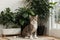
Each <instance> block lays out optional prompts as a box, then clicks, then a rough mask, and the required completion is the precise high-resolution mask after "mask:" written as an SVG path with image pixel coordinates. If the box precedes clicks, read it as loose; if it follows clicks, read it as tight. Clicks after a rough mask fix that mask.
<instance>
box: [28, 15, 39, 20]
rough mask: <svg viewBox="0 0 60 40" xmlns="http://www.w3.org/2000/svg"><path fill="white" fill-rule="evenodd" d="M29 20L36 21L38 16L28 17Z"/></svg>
mask: <svg viewBox="0 0 60 40" xmlns="http://www.w3.org/2000/svg"><path fill="white" fill-rule="evenodd" d="M29 18H30V21H37V19H38V15H36V16H31V15H29Z"/></svg>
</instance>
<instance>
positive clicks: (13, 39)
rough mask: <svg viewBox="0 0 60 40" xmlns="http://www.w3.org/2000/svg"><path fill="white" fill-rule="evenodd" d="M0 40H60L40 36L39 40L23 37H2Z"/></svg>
mask: <svg viewBox="0 0 60 40" xmlns="http://www.w3.org/2000/svg"><path fill="white" fill-rule="evenodd" d="M0 40H60V39H58V38H55V37H47V36H39V37H38V39H26V38H21V37H5V38H3V37H0Z"/></svg>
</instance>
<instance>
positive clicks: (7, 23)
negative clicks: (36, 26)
mask: <svg viewBox="0 0 60 40" xmlns="http://www.w3.org/2000/svg"><path fill="white" fill-rule="evenodd" d="M15 15H16V13H13V12H11V10H10V8H6V10H5V11H2V12H1V14H0V24H2V25H4V27H5V28H4V29H3V30H2V31H3V35H14V34H19V33H20V32H21V28H20V25H18V26H17V24H16V23H15Z"/></svg>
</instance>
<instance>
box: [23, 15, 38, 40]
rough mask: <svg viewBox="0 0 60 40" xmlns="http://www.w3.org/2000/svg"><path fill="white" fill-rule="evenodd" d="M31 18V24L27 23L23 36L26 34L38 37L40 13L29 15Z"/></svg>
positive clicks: (29, 36)
mask: <svg viewBox="0 0 60 40" xmlns="http://www.w3.org/2000/svg"><path fill="white" fill-rule="evenodd" d="M29 18H30V24H29V25H27V26H26V27H25V28H24V29H23V31H22V36H24V37H25V38H27V37H28V38H31V39H33V37H34V38H38V37H37V19H38V15H36V16H31V15H30V16H29Z"/></svg>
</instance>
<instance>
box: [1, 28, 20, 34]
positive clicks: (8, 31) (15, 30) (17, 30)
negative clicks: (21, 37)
mask: <svg viewBox="0 0 60 40" xmlns="http://www.w3.org/2000/svg"><path fill="white" fill-rule="evenodd" d="M2 31H3V32H2V33H3V35H15V34H20V33H21V28H11V29H3V30H2Z"/></svg>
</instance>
